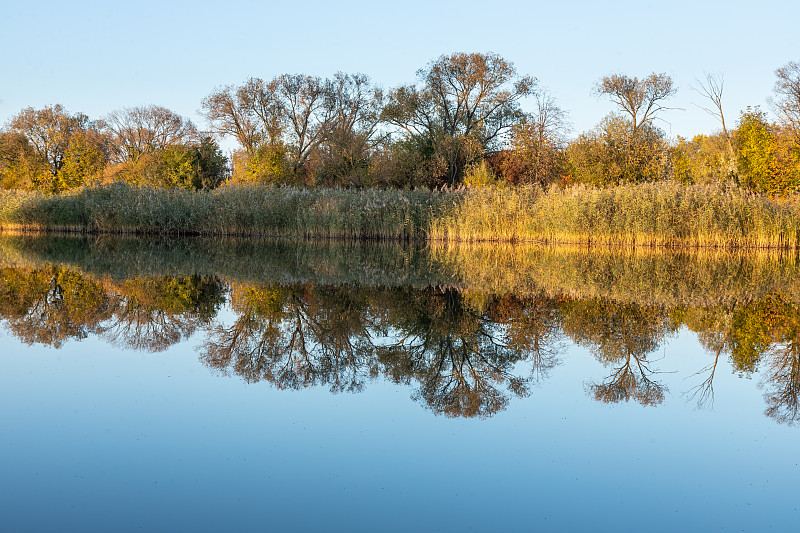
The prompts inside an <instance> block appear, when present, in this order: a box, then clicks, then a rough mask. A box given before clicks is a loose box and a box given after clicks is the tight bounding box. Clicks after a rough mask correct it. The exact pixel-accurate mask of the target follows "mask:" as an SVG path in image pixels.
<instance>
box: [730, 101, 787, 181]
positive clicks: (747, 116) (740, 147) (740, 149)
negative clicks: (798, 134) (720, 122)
mask: <svg viewBox="0 0 800 533" xmlns="http://www.w3.org/2000/svg"><path fill="white" fill-rule="evenodd" d="M734 146H735V148H736V161H737V167H738V169H739V183H740V184H741V185H743V186H745V187H749V188H751V189H753V190H755V191H757V192H761V193H767V194H770V195H786V194H789V193H791V192H794V191H797V190H798V189H800V149H799V148H800V147H798V145H797V144H796V143H795V142H794V140H793V138H792V136H791V135H789V134H787V133H786V132H785V131H783V130H782V129H781V128H780V127H779V126H777V125H774V124H770V123H769V122H768V121H767V117H766V114H765V113H764V112H763V111H761V110H760V109H759V108H758V107H756V108H750V107H748V108H747V110H746V111H744V112H743V113H742V115H741V117H740V119H739V124H738V128H737V130H736V132H735V134H734Z"/></svg>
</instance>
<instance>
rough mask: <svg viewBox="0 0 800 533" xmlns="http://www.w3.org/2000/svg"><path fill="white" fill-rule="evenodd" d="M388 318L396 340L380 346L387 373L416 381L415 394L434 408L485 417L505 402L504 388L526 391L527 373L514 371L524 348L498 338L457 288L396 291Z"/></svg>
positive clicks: (496, 330)
mask: <svg viewBox="0 0 800 533" xmlns="http://www.w3.org/2000/svg"><path fill="white" fill-rule="evenodd" d="M389 320H390V324H391V327H392V328H393V329H395V330H396V331H397V332H398V333H397V336H398V337H400V340H399V341H398V342H396V343H393V344H391V345H389V346H386V347H384V348H383V349H382V350H381V351H380V360H381V363H382V364H383V367H384V369H385V372H386V374H387V376H389V377H390V378H391V379H392V380H394V381H395V382H402V383H410V382H411V380H412V379H413V380H414V381H417V382H419V383H420V388H419V390H418V392H417V394H416V395H415V397H416V398H418V399H420V400H422V401H424V402H425V404H426V405H427V406H428V407H429V408H430V409H431V410H432V411H433V412H434V413H437V414H444V415H446V416H466V417H473V416H478V417H488V416H491V415H493V414H494V413H496V412H498V411H500V410H502V409H505V407H506V406H507V405H508V401H509V394H507V393H506V392H504V391H503V390H502V388H505V389H507V390H508V393H510V394H512V395H515V396H527V395H528V394H529V387H528V382H529V379H530V378H523V377H520V376H518V375H516V374H515V373H514V365H515V364H516V363H517V362H519V361H521V360H523V359H524V358H525V352H523V351H522V350H520V349H518V348H517V347H514V346H510V345H508V344H504V343H503V342H500V341H499V340H498V339H499V338H500V331H499V328H498V326H497V325H496V324H495V323H494V322H492V321H491V320H489V318H487V317H486V316H485V315H484V314H481V313H478V312H477V311H475V310H474V309H472V308H471V307H470V306H468V305H465V303H464V299H463V295H462V294H461V293H460V292H458V291H457V290H455V289H441V290H439V289H427V290H423V291H397V292H396V293H395V294H394V300H393V302H392V310H391V312H390V318H389Z"/></svg>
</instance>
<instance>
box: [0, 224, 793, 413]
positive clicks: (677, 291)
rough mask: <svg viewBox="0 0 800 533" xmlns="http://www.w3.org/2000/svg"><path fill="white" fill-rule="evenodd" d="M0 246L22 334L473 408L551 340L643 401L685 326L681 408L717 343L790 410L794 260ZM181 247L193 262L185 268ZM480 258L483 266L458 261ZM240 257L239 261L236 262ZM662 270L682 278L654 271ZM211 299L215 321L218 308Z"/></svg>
mask: <svg viewBox="0 0 800 533" xmlns="http://www.w3.org/2000/svg"><path fill="white" fill-rule="evenodd" d="M65 243H70V244H65ZM3 246H4V247H3V253H4V256H5V257H6V260H5V263H6V265H7V266H4V267H2V269H0V274H1V276H0V277H1V279H0V317H2V320H3V323H4V325H5V326H6V328H7V329H8V331H10V332H11V333H12V334H13V335H14V336H16V337H17V338H19V339H20V340H21V341H23V342H25V343H28V344H34V343H38V344H45V345H50V346H53V347H56V348H58V347H60V346H62V345H63V343H64V342H66V341H68V340H81V339H85V338H87V337H88V336H90V335H94V336H98V337H100V338H103V339H105V340H107V341H108V342H110V343H111V344H113V345H115V346H117V347H120V348H128V349H136V350H144V351H148V352H159V351H163V350H165V349H167V348H169V347H170V346H173V345H175V344H177V343H180V342H182V341H185V340H186V339H188V338H189V337H190V336H192V335H194V334H200V335H202V338H203V339H204V341H203V342H202V343H201V344H200V346H199V357H200V360H201V361H202V363H203V364H205V365H206V366H207V367H209V368H211V369H213V370H215V371H218V372H221V373H224V374H229V375H235V376H239V377H241V378H242V379H244V380H245V381H247V382H250V383H255V382H261V381H264V382H268V383H270V384H272V386H274V387H277V388H279V389H302V388H306V387H317V386H323V387H326V388H328V389H329V390H330V391H331V392H358V391H361V390H363V389H364V387H365V386H367V384H368V383H369V382H370V381H372V380H376V379H385V380H389V381H391V382H394V383H399V384H405V385H409V386H411V387H412V388H413V389H414V391H415V392H414V393H413V398H414V399H415V400H417V401H418V402H420V403H421V404H422V405H423V406H425V407H426V408H427V409H429V410H430V411H432V412H433V413H435V414H439V415H444V416H450V417H481V418H485V417H490V416H492V415H494V414H495V413H497V412H499V411H502V410H503V409H506V408H507V407H508V405H509V402H510V401H512V399H514V398H524V397H527V396H529V395H531V394H532V391H535V387H534V385H535V384H537V383H539V382H541V381H543V380H546V379H547V377H548V375H549V373H550V372H551V371H552V370H553V369H554V368H556V367H557V366H558V364H559V362H560V358H561V357H563V350H562V348H563V347H564V346H566V345H567V344H568V343H574V344H577V345H579V346H583V347H585V348H587V350H588V351H589V353H591V354H592V356H593V357H595V358H596V359H597V360H598V361H599V362H600V363H602V365H603V366H604V367H605V368H606V369H607V375H606V377H605V378H603V379H600V380H597V379H596V378H595V379H593V378H590V377H587V378H586V381H585V383H584V387H585V389H586V391H587V394H588V395H589V396H590V397H592V398H594V399H595V400H597V401H600V402H606V403H617V402H629V401H633V402H637V403H640V404H641V405H645V406H657V405H659V404H661V403H662V402H664V401H665V397H666V396H667V394H668V392H669V391H668V389H667V387H666V386H665V385H664V384H663V383H662V380H661V377H660V374H661V373H662V372H668V371H670V367H669V364H670V361H669V357H668V355H666V354H665V353H664V352H663V350H661V349H660V348H661V347H662V346H664V344H665V342H666V341H667V340H668V339H669V338H670V337H672V336H673V335H674V334H675V333H676V332H678V331H679V330H681V329H683V328H686V329H688V330H690V331H693V332H695V333H696V335H697V337H698V340H699V342H700V344H701V345H702V346H703V347H704V348H705V350H706V351H707V356H708V357H709V359H708V362H707V363H706V364H702V365H699V366H700V368H698V370H697V373H696V375H695V376H693V379H694V380H695V385H694V386H693V388H692V390H691V391H690V393H689V397H690V398H692V399H693V400H694V401H696V402H697V403H698V405H701V406H708V405H711V404H712V403H713V399H714V378H715V376H716V375H717V370H718V365H719V362H720V358H721V357H728V358H729V360H730V362H731V364H732V367H733V368H734V370H735V371H736V372H737V373H739V374H740V375H742V376H752V375H755V374H758V375H759V376H760V385H761V387H762V388H763V390H764V400H765V405H766V407H765V413H766V415H767V416H769V417H771V418H773V419H775V420H776V421H778V422H780V423H785V424H794V423H796V422H797V421H798V420H799V419H800V413H799V411H798V394H800V311H799V310H798V305H797V303H796V302H798V301H800V298H798V296H797V294H798V293H797V291H796V285H795V283H794V279H796V277H795V276H796V274H797V273H798V272H797V271H796V270H797V267H796V264H797V263H796V259H795V258H786V257H778V258H764V257H761V256H758V257H755V256H753V257H747V256H720V257H719V258H718V259H719V260H718V261H717V262H716V263H715V262H714V261H713V260H711V259H710V258H709V257H707V256H703V255H699V256H695V257H691V256H679V259H676V258H675V256H673V255H668V254H665V255H663V256H658V255H653V256H646V255H645V256H637V255H633V256H630V257H627V258H625V257H623V256H620V255H615V254H606V255H605V256H603V254H602V253H600V254H597V253H595V254H593V255H592V254H591V253H590V252H586V251H572V252H569V251H567V252H565V251H560V252H558V251H553V250H539V251H529V252H524V253H526V254H528V255H521V254H523V252H517V251H509V250H501V251H499V252H497V254H500V255H494V256H492V255H491V253H490V252H487V251H486V249H477V250H474V251H473V252H469V250H467V251H466V252H465V251H464V250H460V251H450V252H448V253H444V252H443V251H441V250H420V249H409V248H397V247H388V248H385V249H382V248H380V247H378V248H374V247H373V248H370V247H367V246H361V245H358V246H356V245H330V246H329V247H326V246H323V245H315V246H316V250H317V251H318V252H320V253H319V254H318V255H319V257H318V258H317V259H315V257H316V256H315V251H314V250H315V246H310V245H307V244H297V243H295V244H292V243H286V242H280V243H272V244H269V243H261V244H259V243H248V242H244V243H241V242H240V243H234V244H233V245H231V244H230V243H229V244H219V246H220V247H222V248H223V249H225V246H228V248H227V249H226V250H227V252H228V253H232V254H233V255H229V256H226V259H225V260H226V261H227V262H226V263H225V265H228V270H227V271H226V269H225V268H218V266H215V265H213V264H212V265H211V266H209V265H207V264H206V265H203V264H202V261H207V260H208V257H209V253H207V252H209V250H210V248H204V247H209V246H211V245H209V244H208V243H205V242H203V243H200V244H187V245H183V244H176V243H159V242H157V243H152V242H151V243H146V242H144V241H130V242H124V241H121V242H118V243H109V242H103V241H85V240H72V241H69V240H55V241H53V240H51V241H41V240H39V241H37V240H32V239H27V240H25V239H18V240H17V241H14V240H13V239H12V240H6V241H4V244H3ZM192 246H199V247H200V251H199V252H198V251H197V250H196V249H195V248H192ZM231 246H233V247H234V248H236V251H239V252H241V249H244V251H245V252H244V256H242V255H235V253H234V252H231V248H230V247H231ZM259 246H261V247H262V248H259ZM131 250H133V253H132V252H131ZM292 250H294V251H292ZM469 253H473V255H472V256H469V255H467V256H466V257H464V255H463V254H469ZM587 253H589V254H590V255H587ZM170 254H173V255H170ZM193 254H196V255H197V257H198V258H200V259H199V262H200V264H201V266H200V267H198V269H197V271H191V270H187V265H188V266H190V265H191V264H193V262H192V260H191V257H192V255H193ZM459 254H462V255H459ZM502 254H512V255H511V256H508V255H506V256H503V255H502ZM58 257H62V259H61V260H60V261H59V260H57V258H58ZM147 257H151V258H153V260H152V261H147V260H146V258H147ZM175 257H177V258H178V259H177V260H176V259H175ZM268 257H269V258H272V259H268V260H266V259H265V258H268ZM498 257H506V258H508V257H511V259H510V260H509V261H507V263H509V264H503V262H502V261H498ZM131 258H133V260H131ZM276 258H277V259H276ZM604 258H605V261H603V259H604ZM265 260H266V261H267V263H266V267H265V262H264V261H265ZM281 260H282V261H284V262H283V263H281V262H280V261H281ZM176 261H177V262H176ZM270 261H271V262H270ZM626 261H627V262H626ZM309 262H311V263H309ZM682 262H688V263H689V266H686V265H684V266H680V267H679V264H683V263H682ZM587 263H591V268H589V269H587V266H586V265H587ZM132 264H133V265H140V266H141V265H146V268H144V269H142V268H139V269H138V270H137V269H135V268H133V267H131V265H132ZM154 264H156V265H161V268H160V270H158V269H157V270H154V268H155V267H154V266H153V265H154ZM176 264H179V265H180V268H178V267H176ZM231 264H233V265H234V266H233V267H230V265H231ZM281 264H283V265H284V266H285V268H284V269H283V270H282V269H281V268H280V265H281ZM489 264H491V265H493V266H494V268H493V269H492V270H489V269H486V268H484V269H483V270H480V272H478V270H479V268H476V266H475V265H483V266H484V267H486V266H487V265H489ZM126 265H127V266H126ZM247 265H249V273H250V274H249V275H248V274H245V275H242V272H248V268H247ZM509 265H510V266H509ZM692 265H693V266H692ZM112 267H113V268H112ZM548 267H549V268H550V269H549V270H548ZM670 267H675V268H680V269H681V272H684V271H685V272H687V275H686V276H685V277H680V276H679V275H677V274H675V273H674V272H673V274H674V277H672V278H670V277H669V273H668V271H669V268H670ZM125 268H128V271H127V272H125V271H123V272H120V269H122V270H124V269H125ZM695 270H702V271H704V272H705V273H706V275H708V276H710V277H712V278H716V279H726V276H728V278H727V279H731V278H730V273H731V272H734V271H735V272H738V273H739V274H738V276H739V277H738V278H736V280H737V281H736V283H733V284H732V285H729V286H728V288H725V287H722V288H720V287H717V289H716V292H715V293H713V294H712V292H711V291H710V286H708V285H705V284H704V283H701V281H700V280H699V279H698V278H696V277H695V276H696V275H695V274H691V275H690V274H688V272H694V271H695ZM254 272H255V273H258V275H254V274H253V273H254ZM525 272H527V277H526V276H525V275H524V273H525ZM648 272H649V273H650V278H649V280H648V279H647V278H646V277H645V273H648ZM370 273H371V274H370ZM679 273H680V272H679ZM679 273H678V274H679ZM339 274H341V276H340V278H341V279H342V280H343V281H342V282H340V283H335V282H334V281H335V280H336V279H338V278H337V275H339ZM742 278H744V279H742ZM392 279H395V280H396V282H395V283H388V281H390V280H392ZM669 279H672V282H671V283H672V285H670V284H669V282H668V280H669ZM748 279H749V280H750V285H748ZM448 281H449V283H448ZM506 287H511V288H512V289H513V290H503V289H504V288H506ZM614 287H616V289H615V288H614ZM647 287H650V289H649V290H648V289H647ZM748 287H749V288H748ZM226 304H227V307H226V308H227V309H229V310H230V311H231V312H232V318H228V314H227V313H225V314H224V315H225V318H224V319H223V318H222V316H221V313H220V310H221V309H223V307H225V306H226Z"/></svg>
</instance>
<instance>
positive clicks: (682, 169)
mask: <svg viewBox="0 0 800 533" xmlns="http://www.w3.org/2000/svg"><path fill="white" fill-rule="evenodd" d="M730 142H731V141H730V139H729V138H728V137H727V136H726V134H725V133H724V132H719V133H716V134H713V135H696V136H694V137H693V138H692V139H691V140H686V139H684V138H682V137H678V141H677V143H676V144H675V145H674V146H673V147H672V149H671V150H670V154H671V160H672V169H673V170H672V172H673V176H674V177H675V179H677V180H679V181H682V182H685V183H719V182H723V181H729V180H735V179H736V158H735V157H734V154H733V152H732V150H731V145H730Z"/></svg>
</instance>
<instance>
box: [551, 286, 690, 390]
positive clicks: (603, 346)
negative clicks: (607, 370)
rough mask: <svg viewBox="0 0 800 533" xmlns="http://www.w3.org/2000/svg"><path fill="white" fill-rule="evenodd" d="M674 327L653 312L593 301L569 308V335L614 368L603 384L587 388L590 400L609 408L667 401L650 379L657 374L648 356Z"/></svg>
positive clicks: (657, 310) (566, 324) (658, 310)
mask: <svg viewBox="0 0 800 533" xmlns="http://www.w3.org/2000/svg"><path fill="white" fill-rule="evenodd" d="M675 327H676V325H675V323H674V322H673V320H672V319H671V317H670V316H669V314H668V313H667V312H665V311H664V310H663V309H661V308H659V307H655V306H653V307H647V306H641V305H638V304H629V303H618V302H613V301H610V300H605V299H592V300H583V301H573V302H570V303H569V304H568V305H566V306H565V310H564V331H565V333H566V334H567V335H569V336H570V337H571V338H572V339H573V341H575V343H576V344H579V345H582V346H587V347H589V348H590V349H591V351H592V353H593V354H594V355H595V357H597V359H598V360H600V361H601V362H602V363H603V364H604V365H605V366H607V367H608V366H611V367H612V368H613V372H612V373H611V374H610V375H608V376H607V377H606V378H605V380H604V381H603V382H602V383H591V384H590V385H588V390H589V392H590V394H591V395H592V396H593V397H594V398H595V399H596V400H598V401H601V402H605V403H617V402H621V401H629V400H634V401H636V402H638V403H640V404H642V405H658V404H660V403H662V402H663V401H664V392H665V390H666V388H665V387H664V385H662V384H661V383H659V382H658V381H655V380H654V379H652V378H651V376H652V375H653V374H654V373H655V371H654V370H653V369H652V368H651V366H650V361H649V360H648V356H649V354H651V353H652V352H654V351H656V350H657V349H658V347H659V345H660V343H661V342H662V341H663V339H664V338H665V337H666V336H667V335H668V334H670V333H672V332H673V331H675Z"/></svg>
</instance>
